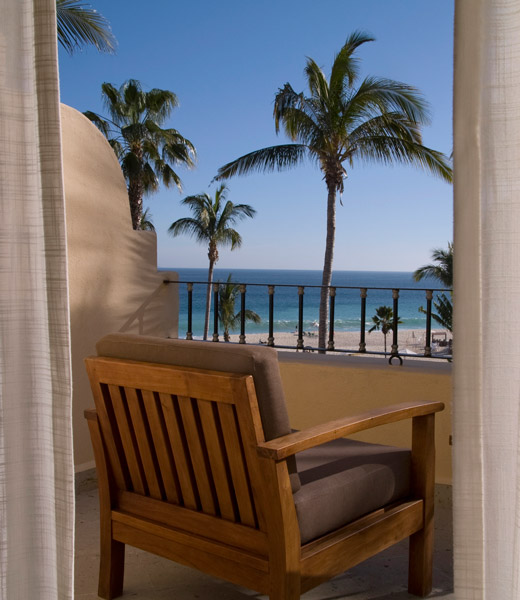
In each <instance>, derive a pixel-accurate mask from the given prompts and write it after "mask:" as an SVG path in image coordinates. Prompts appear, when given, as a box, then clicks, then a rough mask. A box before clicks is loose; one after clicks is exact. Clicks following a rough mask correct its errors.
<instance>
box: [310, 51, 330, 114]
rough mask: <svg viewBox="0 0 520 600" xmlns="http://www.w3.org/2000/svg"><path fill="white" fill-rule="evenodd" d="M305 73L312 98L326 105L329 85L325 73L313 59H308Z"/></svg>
mask: <svg viewBox="0 0 520 600" xmlns="http://www.w3.org/2000/svg"><path fill="white" fill-rule="evenodd" d="M304 73H305V76H306V78H307V85H308V86H309V91H310V93H311V97H313V98H315V99H319V100H320V102H322V103H326V102H327V101H328V99H329V84H328V82H327V78H326V77H325V73H324V72H323V71H322V70H321V69H320V67H319V66H318V65H317V64H316V62H314V60H313V59H312V58H309V57H308V58H307V64H306V65H305V70H304Z"/></svg>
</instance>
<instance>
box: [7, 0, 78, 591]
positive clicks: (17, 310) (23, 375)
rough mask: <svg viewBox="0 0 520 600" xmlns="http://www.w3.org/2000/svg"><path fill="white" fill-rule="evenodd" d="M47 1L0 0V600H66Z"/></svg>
mask: <svg viewBox="0 0 520 600" xmlns="http://www.w3.org/2000/svg"><path fill="white" fill-rule="evenodd" d="M55 11H56V5H55V0H0V597H1V598H2V599H6V600H7V599H9V600H18V599H24V600H25V599H28V600H29V599H31V600H35V599H38V600H57V599H58V600H61V599H62V598H63V599H65V598H72V596H73V592H72V587H73V548H74V536H73V531H74V497H73V463H72V444H71V442H72V428H71V423H72V420H71V377H70V344H69V315H68V293H67V267H66V246H65V241H66V239H65V219H64V216H65V214H64V198H63V183H62V172H61V142H60V123H59V91H58V71H57V47H56V14H55Z"/></svg>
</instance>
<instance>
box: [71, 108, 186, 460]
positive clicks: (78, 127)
mask: <svg viewBox="0 0 520 600" xmlns="http://www.w3.org/2000/svg"><path fill="white" fill-rule="evenodd" d="M61 120H62V138H63V139H62V145H63V171H64V179H65V202H66V213H67V251H68V265H69V297H70V313H71V314H70V320H71V338H72V377H73V393H74V396H73V421H74V453H75V454H74V456H75V464H76V468H77V469H78V470H82V469H84V468H89V467H91V466H93V462H92V460H93V455H92V450H91V444H90V439H89V435H88V430H87V425H86V423H85V420H84V418H83V410H84V409H85V408H88V407H91V406H93V400H92V395H91V392H90V387H89V383H88V379H87V376H86V373H85V367H84V365H83V359H84V358H85V357H86V356H88V355H90V354H93V353H94V352H95V343H96V341H97V340H98V339H99V338H100V337H102V336H103V335H105V334H107V333H111V332H116V331H120V332H132V333H142V334H148V335H159V336H165V337H177V319H178V294H177V289H176V288H177V287H178V286H176V285H165V284H163V280H164V279H165V278H167V279H170V280H172V279H176V274H175V273H166V272H164V271H163V272H158V271H157V239H156V235H155V233H154V232H150V231H134V230H133V229H132V223H131V219H130V210H129V206H128V194H127V190H126V184H125V180H124V178H123V174H122V172H121V168H120V166H119V162H118V160H117V158H116V156H115V154H114V151H113V150H112V148H111V147H110V145H109V144H108V142H107V140H106V139H105V137H104V136H103V135H102V134H101V133H100V132H99V131H98V129H97V128H96V127H95V126H94V125H92V123H91V122H90V121H89V120H88V119H87V118H86V117H84V116H83V115H82V114H81V113H80V112H78V111H77V110H75V109H73V108H71V107H69V106H65V105H62V106H61Z"/></svg>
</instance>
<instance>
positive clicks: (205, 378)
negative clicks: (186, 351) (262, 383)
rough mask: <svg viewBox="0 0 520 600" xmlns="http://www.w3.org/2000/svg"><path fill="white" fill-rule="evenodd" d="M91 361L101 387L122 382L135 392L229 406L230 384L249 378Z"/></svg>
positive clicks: (120, 361) (107, 360) (114, 360)
mask: <svg viewBox="0 0 520 600" xmlns="http://www.w3.org/2000/svg"><path fill="white" fill-rule="evenodd" d="M94 360H95V362H94V369H95V371H96V377H97V378H98V379H99V381H101V382H103V383H108V384H112V385H121V382H124V385H125V386H128V387H132V388H135V389H140V390H143V389H148V390H152V391H156V392H162V393H166V394H176V395H179V396H187V397H190V398H205V399H206V400H213V401H217V402H232V398H231V396H230V392H231V389H232V382H233V381H234V380H240V379H244V377H248V376H247V375H240V374H234V373H222V372H219V371H207V370H202V369H191V368H188V367H176V366H172V365H161V364H154V363H146V362H139V361H133V360H123V359H117V358H106V357H97V358H96V359H94Z"/></svg>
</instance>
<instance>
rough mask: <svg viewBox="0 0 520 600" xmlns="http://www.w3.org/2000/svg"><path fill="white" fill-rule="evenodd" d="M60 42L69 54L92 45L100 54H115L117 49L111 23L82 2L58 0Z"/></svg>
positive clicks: (57, 15) (57, 14) (78, 0)
mask: <svg viewBox="0 0 520 600" xmlns="http://www.w3.org/2000/svg"><path fill="white" fill-rule="evenodd" d="M56 19H57V26H58V42H59V43H60V44H61V45H62V46H63V47H64V48H65V50H66V51H67V52H68V53H69V54H73V53H74V51H75V50H77V49H80V48H82V47H83V46H86V45H87V44H92V45H93V46H95V47H96V48H97V49H98V50H99V51H100V52H108V53H109V54H113V53H114V52H115V48H116V44H117V42H116V38H115V37H114V35H113V33H112V31H111V29H110V23H109V22H108V21H107V19H105V17H104V16H103V15H101V14H99V13H98V12H97V11H96V10H95V9H94V8H92V6H90V5H89V4H85V3H84V2H81V0H56Z"/></svg>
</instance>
